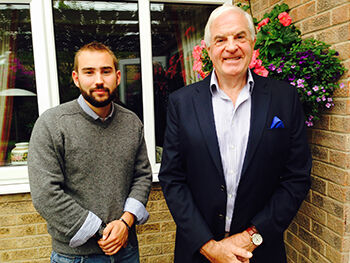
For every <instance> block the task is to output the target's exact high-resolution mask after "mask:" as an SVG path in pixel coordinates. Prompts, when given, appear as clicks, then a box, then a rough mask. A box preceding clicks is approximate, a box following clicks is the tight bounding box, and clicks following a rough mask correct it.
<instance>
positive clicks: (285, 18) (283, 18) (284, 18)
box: [278, 12, 292, 26]
mask: <svg viewBox="0 0 350 263" xmlns="http://www.w3.org/2000/svg"><path fill="white" fill-rule="evenodd" d="M278 19H279V20H280V23H281V24H282V25H284V26H289V25H290V24H291V23H292V18H291V17H290V16H289V15H288V13H287V12H283V13H280V14H279V15H278Z"/></svg>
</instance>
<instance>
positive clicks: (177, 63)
mask: <svg viewBox="0 0 350 263" xmlns="http://www.w3.org/2000/svg"><path fill="white" fill-rule="evenodd" d="M215 8H216V6H215V5H205V4H202V5H194V4H176V3H151V32H152V55H153V88H154V120H155V136H156V162H157V163H159V162H160V161H161V154H162V147H163V138H164V132H165V124H166V111H167V103H168V97H169V94H170V93H172V92H173V91H175V90H177V89H179V88H181V87H183V86H186V85H188V84H191V83H194V82H196V81H198V80H199V79H198V77H197V76H196V74H195V73H194V71H193V70H192V66H193V58H192V50H193V47H194V46H195V45H200V43H201V40H202V39H203V38H204V27H205V24H206V22H207V19H208V17H209V15H210V13H211V12H212V11H213V10H214V9H215Z"/></svg>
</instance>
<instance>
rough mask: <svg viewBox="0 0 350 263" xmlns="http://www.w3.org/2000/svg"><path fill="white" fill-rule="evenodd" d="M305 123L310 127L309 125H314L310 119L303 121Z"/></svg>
mask: <svg viewBox="0 0 350 263" xmlns="http://www.w3.org/2000/svg"><path fill="white" fill-rule="evenodd" d="M305 123H306V125H307V126H308V127H311V126H313V125H314V124H313V123H312V121H305Z"/></svg>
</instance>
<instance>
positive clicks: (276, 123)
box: [270, 116, 284, 129]
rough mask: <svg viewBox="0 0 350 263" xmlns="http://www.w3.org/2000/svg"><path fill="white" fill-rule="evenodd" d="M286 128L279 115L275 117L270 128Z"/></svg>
mask: <svg viewBox="0 0 350 263" xmlns="http://www.w3.org/2000/svg"><path fill="white" fill-rule="evenodd" d="M275 128H284V124H283V122H282V121H281V120H280V118H278V117H277V116H275V117H273V120H272V123H271V127H270V129H275Z"/></svg>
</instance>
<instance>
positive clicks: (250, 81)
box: [210, 68, 254, 95]
mask: <svg viewBox="0 0 350 263" xmlns="http://www.w3.org/2000/svg"><path fill="white" fill-rule="evenodd" d="M248 84H249V86H248ZM248 87H249V93H250V94H252V92H253V88H254V79H253V75H252V73H251V71H250V69H248V78H247V84H246V85H245V86H244V88H248ZM218 88H219V83H218V79H217V77H216V74H215V68H214V69H213V73H212V74H211V79H210V92H211V95H213V92H214V91H215V89H218Z"/></svg>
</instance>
